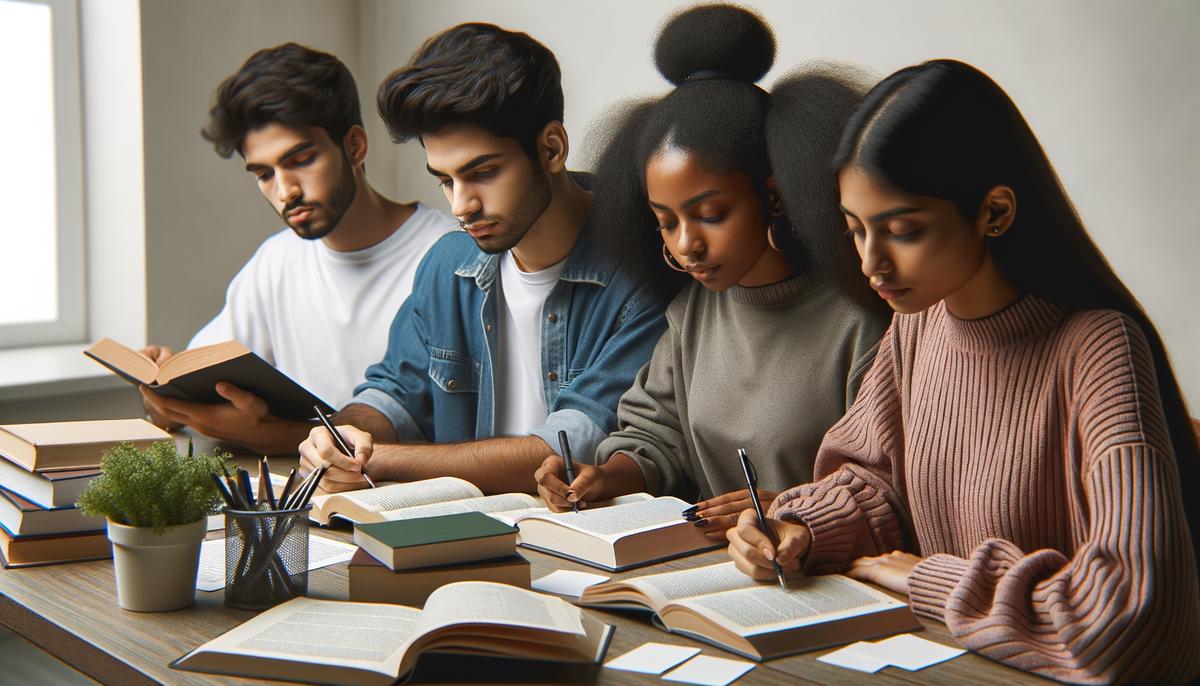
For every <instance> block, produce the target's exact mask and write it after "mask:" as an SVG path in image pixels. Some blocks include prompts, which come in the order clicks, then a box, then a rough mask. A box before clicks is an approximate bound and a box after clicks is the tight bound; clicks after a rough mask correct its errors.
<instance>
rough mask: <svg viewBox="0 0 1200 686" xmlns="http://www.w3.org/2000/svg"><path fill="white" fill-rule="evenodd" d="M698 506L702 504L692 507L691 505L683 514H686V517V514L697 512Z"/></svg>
mask: <svg viewBox="0 0 1200 686" xmlns="http://www.w3.org/2000/svg"><path fill="white" fill-rule="evenodd" d="M698 507H700V506H699V505H692V506H691V507H689V508H687V509H686V510H684V511H683V513H682V514H683V516H684V517H686V516H688V515H690V514H695V512H696V508H698Z"/></svg>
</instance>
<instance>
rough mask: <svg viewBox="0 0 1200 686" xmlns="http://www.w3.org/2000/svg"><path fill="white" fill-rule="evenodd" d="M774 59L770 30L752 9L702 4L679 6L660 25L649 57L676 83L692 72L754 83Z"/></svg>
mask: <svg viewBox="0 0 1200 686" xmlns="http://www.w3.org/2000/svg"><path fill="white" fill-rule="evenodd" d="M774 62H775V36H774V35H772V33H771V29H770V28H769V27H768V26H767V24H766V22H764V21H763V20H762V18H761V17H759V16H758V15H757V14H755V13H754V12H752V11H750V10H748V9H745V8H742V7H737V6H735V5H701V6H699V7H693V8H691V9H688V10H684V11H683V12H680V13H678V14H676V15H674V16H673V17H671V18H670V19H668V20H667V23H666V24H665V25H664V26H663V28H662V30H661V31H659V34H658V40H657V41H655V44H654V63H655V65H656V66H657V67H658V71H659V73H661V74H662V75H663V76H664V77H665V78H666V79H667V80H668V81H670V82H671V83H673V84H675V85H677V86H678V85H679V84H681V83H683V82H684V81H685V80H686V79H687V77H688V76H689V75H691V74H695V73H697V72H705V73H707V74H711V73H713V72H716V73H719V74H720V75H721V76H723V77H725V78H728V79H733V80H735V81H744V82H746V83H754V82H755V81H758V80H759V79H761V78H762V77H763V76H764V75H765V74H766V73H767V71H768V70H770V68H771V65H772V64H774Z"/></svg>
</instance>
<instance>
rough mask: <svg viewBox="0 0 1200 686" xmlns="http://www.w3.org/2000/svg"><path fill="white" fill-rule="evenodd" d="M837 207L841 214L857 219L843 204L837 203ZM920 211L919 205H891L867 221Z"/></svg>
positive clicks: (878, 220)
mask: <svg viewBox="0 0 1200 686" xmlns="http://www.w3.org/2000/svg"><path fill="white" fill-rule="evenodd" d="M838 209H840V210H841V211H842V214H845V215H846V216H848V217H854V218H855V219H858V215H856V214H854V213H853V212H851V211H850V210H848V209H846V206H845V205H842V204H840V203H839V204H838ZM920 211H921V208H919V207H893V208H892V209H890V210H884V211H883V212H880V213H879V214H877V215H875V216H873V217H868V218H867V221H868V222H869V223H871V224H876V223H878V222H881V221H883V220H885V219H891V218H892V217H897V216H899V215H902V214H910V213H912V212H920Z"/></svg>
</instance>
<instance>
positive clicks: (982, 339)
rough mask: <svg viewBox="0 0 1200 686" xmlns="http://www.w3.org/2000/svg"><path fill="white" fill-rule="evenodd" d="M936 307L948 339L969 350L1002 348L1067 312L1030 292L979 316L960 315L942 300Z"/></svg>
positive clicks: (1047, 326) (1046, 327)
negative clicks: (967, 317) (942, 320)
mask: <svg viewBox="0 0 1200 686" xmlns="http://www.w3.org/2000/svg"><path fill="white" fill-rule="evenodd" d="M938 307H939V308H941V309H942V310H943V311H944V319H945V322H946V324H945V326H946V331H947V333H948V338H949V340H950V342H951V343H953V344H954V345H955V346H957V347H959V348H962V349H963V350H969V351H972V352H985V351H988V350H995V349H998V348H1004V347H1007V346H1010V345H1013V344H1015V343H1019V342H1021V341H1024V340H1026V339H1028V338H1030V337H1033V336H1036V335H1038V334H1041V333H1044V332H1046V331H1048V330H1049V329H1050V328H1051V327H1053V326H1055V325H1056V324H1058V323H1059V322H1060V321H1062V319H1063V317H1064V316H1065V315H1066V313H1067V310H1066V308H1064V307H1062V306H1059V305H1055V304H1054V303H1051V302H1047V301H1045V300H1042V299H1041V298H1039V297H1037V296H1036V295H1029V294H1026V295H1023V296H1021V297H1020V298H1018V299H1017V300H1016V301H1015V302H1013V303H1012V304H1011V305H1009V306H1008V307H1005V308H1004V309H1002V310H1000V311H999V312H997V313H995V314H991V315H988V316H986V317H982V318H980V319H959V318H958V317H955V316H954V315H953V314H951V313H950V310H948V309H946V303H945V302H941V303H938Z"/></svg>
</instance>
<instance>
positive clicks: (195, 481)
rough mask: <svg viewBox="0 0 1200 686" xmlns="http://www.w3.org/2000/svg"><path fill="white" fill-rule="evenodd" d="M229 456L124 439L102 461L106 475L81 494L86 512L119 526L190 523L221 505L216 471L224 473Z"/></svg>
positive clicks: (159, 528)
mask: <svg viewBox="0 0 1200 686" xmlns="http://www.w3.org/2000/svg"><path fill="white" fill-rule="evenodd" d="M228 458H229V455H228V454H219V455H211V454H204V455H193V454H192V446H191V443H190V442H189V443H188V452H187V455H180V454H179V452H178V451H177V450H176V449H175V444H174V442H172V441H162V442H160V443H155V444H154V445H152V446H150V447H149V448H147V449H145V450H138V448H137V447H136V446H134V445H133V444H131V443H122V444H121V445H119V446H117V447H115V448H113V449H112V450H110V451H108V453H106V454H105V455H104V457H103V458H102V459H101V461H100V469H101V470H102V472H103V473H102V474H101V475H100V476H98V477H96V478H95V479H94V480H93V481H92V483H91V484H89V485H88V487H87V490H85V491H84V492H83V494H82V495H80V496H79V502H78V503H76V505H78V506H79V509H80V510H82V511H83V513H84V514H86V515H88V516H92V517H107V518H108V519H110V520H112V521H114V522H117V523H118V524H126V525H128V526H141V527H149V526H152V527H154V530H155V531H162V530H163V529H165V528H167V527H169V526H177V525H180V524H191V523H192V522H194V521H196V520H198V519H200V518H201V517H204V516H205V515H207V514H208V513H209V512H212V511H213V510H214V509H216V508H217V506H218V504H220V502H221V496H220V494H219V493H218V492H217V488H216V486H215V485H214V484H213V480H212V477H211V476H210V475H212V474H221V473H222V467H223V466H224V464H225V460H227V459H228Z"/></svg>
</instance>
